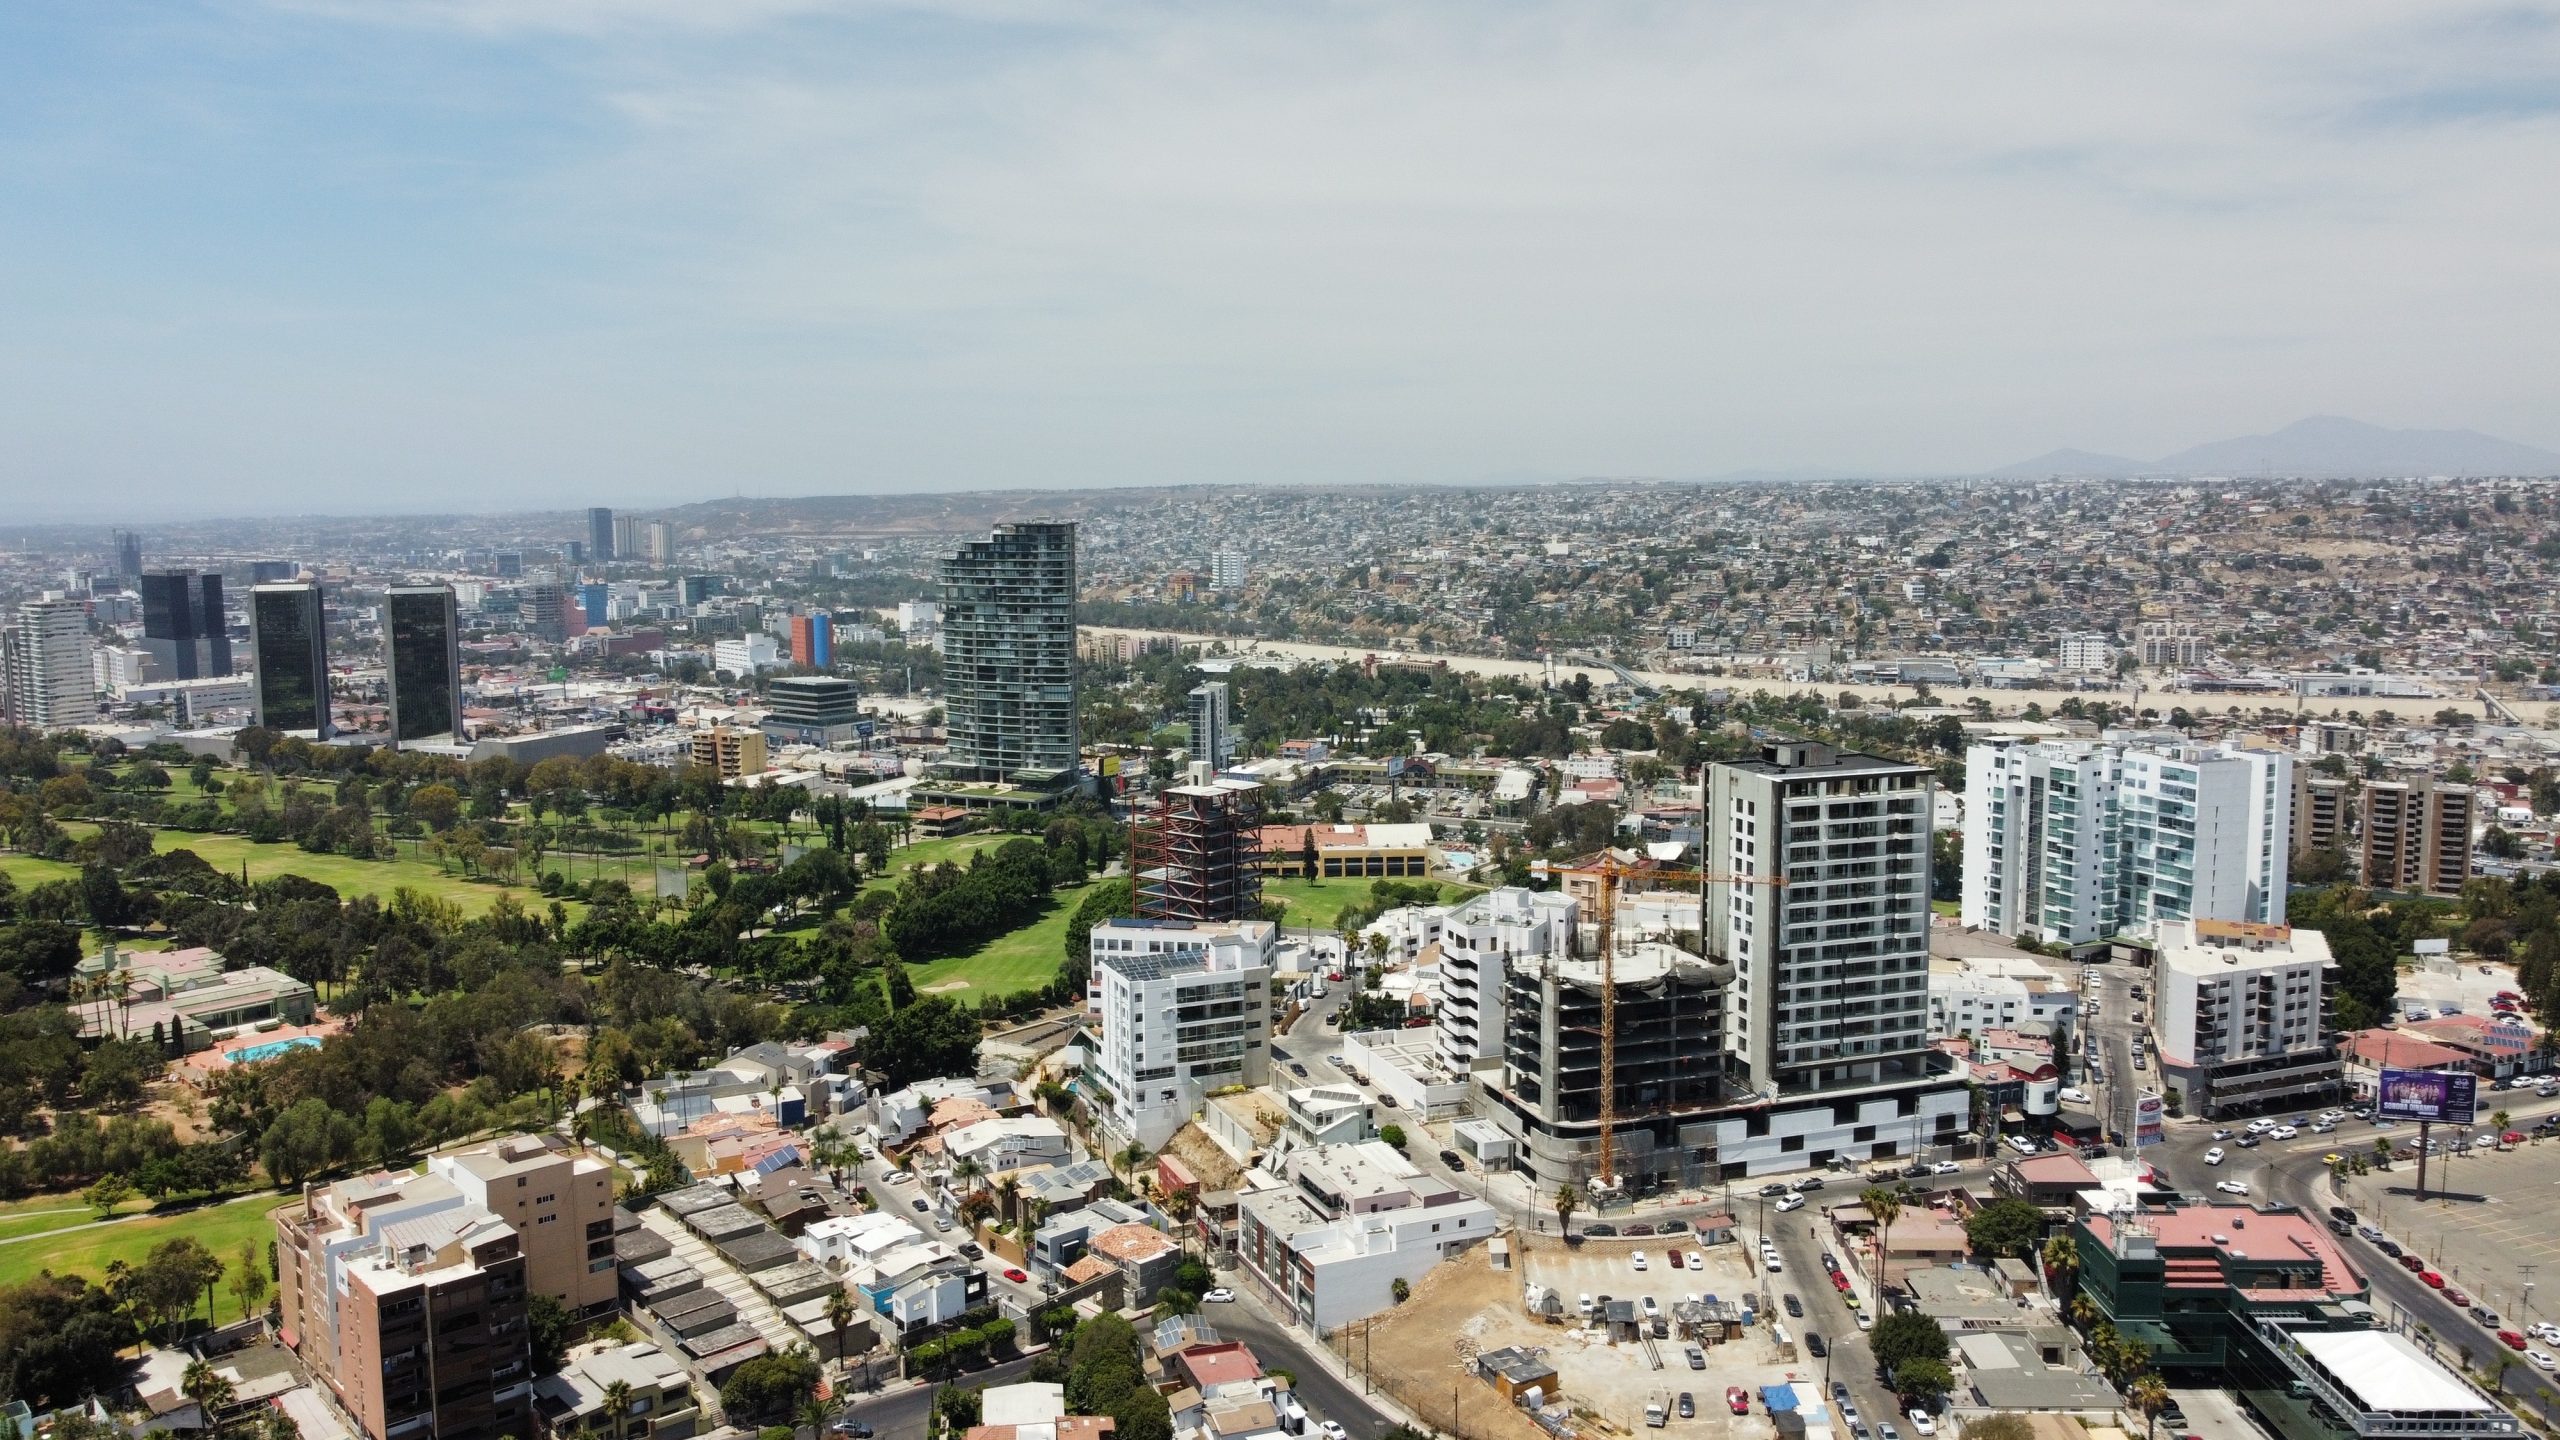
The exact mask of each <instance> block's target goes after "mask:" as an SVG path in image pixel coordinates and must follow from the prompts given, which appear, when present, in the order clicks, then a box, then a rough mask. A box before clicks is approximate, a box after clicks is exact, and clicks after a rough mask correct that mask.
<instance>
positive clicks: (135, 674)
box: [89, 645, 159, 700]
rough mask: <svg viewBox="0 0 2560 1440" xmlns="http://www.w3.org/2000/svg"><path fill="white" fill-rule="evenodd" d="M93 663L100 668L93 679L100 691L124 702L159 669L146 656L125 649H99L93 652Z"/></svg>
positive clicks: (142, 653)
mask: <svg viewBox="0 0 2560 1440" xmlns="http://www.w3.org/2000/svg"><path fill="white" fill-rule="evenodd" d="M89 659H90V663H91V664H92V665H93V666H95V667H96V668H95V670H94V672H93V675H92V678H93V679H94V680H95V681H96V688H97V689H99V690H101V691H103V692H105V693H106V695H107V696H108V697H110V698H111V699H115V700H122V699H124V693H125V692H126V691H127V690H130V689H132V688H134V687H135V686H137V685H140V684H142V683H143V682H144V681H145V680H146V679H148V678H150V676H151V674H152V673H153V672H154V671H156V670H157V669H158V668H159V667H158V666H157V665H155V664H154V663H152V659H151V656H150V655H149V654H147V653H146V652H144V651H140V650H130V649H126V648H125V647H123V646H121V645H99V646H97V647H96V648H94V649H92V650H91V651H90V652H89Z"/></svg>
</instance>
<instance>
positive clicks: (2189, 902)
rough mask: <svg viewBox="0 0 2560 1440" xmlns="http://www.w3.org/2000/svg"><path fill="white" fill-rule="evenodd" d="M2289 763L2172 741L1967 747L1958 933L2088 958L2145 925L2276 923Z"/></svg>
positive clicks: (2273, 754) (2288, 856)
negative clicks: (2081, 948) (2083, 949)
mask: <svg viewBox="0 0 2560 1440" xmlns="http://www.w3.org/2000/svg"><path fill="white" fill-rule="evenodd" d="M2293 800H2294V788H2293V758H2292V757H2291V756H2289V755H2286V754H2283V753H2281V752H2277V751H2267V750H2238V749H2229V748H2222V749H2205V748H2202V747H2198V746H2193V745H2188V744H2185V743H2183V742H2179V741H2175V740H2150V739H2131V738H2120V737H2116V736H2110V737H2109V738H2108V739H2107V740H2105V741H2101V742H2090V741H2047V742H2041V743H2037V744H1989V745H1976V746H1974V747H1973V748H1972V750H1971V751H1970V752H1968V753H1967V755H1966V757H1965V832H1964V837H1965V838H1964V892H1963V900H1962V904H1961V905H1960V907H1959V914H1960V915H1961V917H1962V918H1963V920H1964V923H1965V924H1967V925H1970V926H1975V927H1977V928H1980V929H1983V930H1989V931H1993V932H1995V933H1998V934H2002V935H2033V936H2037V937H2039V938H2042V939H2045V940H2050V941H2056V942H2059V943H2062V944H2069V945H2087V944H2094V943H2096V942H2098V941H2101V940H2104V939H2106V938H2108V937H2109V936H2111V935H2116V934H2121V933H2123V932H2125V931H2128V930H2133V929H2136V928H2138V927H2140V926H2143V925H2146V924H2149V923H2151V922H2153V921H2156V920H2177V919H2189V918H2210V919H2221V920H2249V921H2258V922H2271V921H2277V920H2281V919H2283V918H2284V899H2285V885H2286V877H2287V874H2288V873H2289V868H2290V865H2291V863H2292V857H2293V844H2292V815H2293V808H2294V807H2293Z"/></svg>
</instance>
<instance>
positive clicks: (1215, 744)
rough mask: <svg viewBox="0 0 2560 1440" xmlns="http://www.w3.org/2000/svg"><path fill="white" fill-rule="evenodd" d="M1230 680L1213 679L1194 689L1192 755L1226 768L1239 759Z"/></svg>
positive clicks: (1192, 695) (1192, 697)
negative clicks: (1230, 697)
mask: <svg viewBox="0 0 2560 1440" xmlns="http://www.w3.org/2000/svg"><path fill="white" fill-rule="evenodd" d="M1227 705H1228V697H1227V683H1226V682H1225V681H1223V680H1212V681H1209V682H1208V683H1207V684H1205V685H1195V686H1193V687H1192V689H1191V758H1192V759H1194V760H1201V761H1205V762H1207V763H1208V764H1209V766H1210V767H1211V768H1212V769H1214V770H1224V769H1226V768H1227V767H1228V766H1230V765H1233V764H1234V763H1235V761H1236V732H1235V725H1234V723H1233V720H1232V718H1231V717H1230V715H1229V714H1228V710H1227Z"/></svg>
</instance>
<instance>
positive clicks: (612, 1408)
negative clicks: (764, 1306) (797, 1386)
mask: <svg viewBox="0 0 2560 1440" xmlns="http://www.w3.org/2000/svg"><path fill="white" fill-rule="evenodd" d="M817 1398H818V1397H817V1396H815V1395H811V1396H810V1397H809V1403H811V1404H815V1403H816V1401H817ZM599 1408H600V1409H601V1411H602V1413H603V1415H604V1423H605V1428H606V1430H607V1431H608V1432H609V1433H610V1434H612V1435H613V1436H614V1440H621V1436H622V1422H623V1421H625V1420H627V1419H629V1418H631V1382H630V1381H628V1380H615V1381H612V1382H610V1383H608V1384H607V1385H606V1386H605V1387H604V1396H603V1399H602V1402H601V1405H600V1407H599ZM818 1421H819V1423H820V1424H824V1423H825V1421H826V1412H825V1411H824V1410H821V1411H819V1412H818Z"/></svg>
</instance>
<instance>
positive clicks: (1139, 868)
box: [1129, 781, 1262, 921]
mask: <svg viewBox="0 0 2560 1440" xmlns="http://www.w3.org/2000/svg"><path fill="white" fill-rule="evenodd" d="M1261 796H1262V787H1261V786H1259V785H1252V784H1237V783H1233V782H1223V781H1221V782H1213V783H1211V784H1207V785H1174V786H1169V787H1167V788H1166V789H1164V790H1162V791H1160V792H1158V793H1157V795H1156V800H1155V805H1154V807H1153V808H1152V809H1150V810H1148V811H1147V812H1146V813H1145V814H1144V815H1142V816H1140V817H1139V818H1138V821H1137V823H1136V825H1135V826H1134V827H1132V829H1131V831H1130V835H1129V868H1130V872H1131V873H1132V875H1134V876H1135V884H1134V885H1133V886H1132V891H1133V893H1132V896H1131V906H1132V908H1133V909H1135V910H1136V911H1137V913H1138V915H1139V916H1140V917H1142V918H1145V919H1151V920H1192V921H1229V920H1250V919H1253V918H1254V917H1255V915H1256V913H1257V912H1258V911H1259V910H1260V908H1261V905H1262V839H1261V835H1262V830H1261V827H1262V800H1261Z"/></svg>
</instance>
